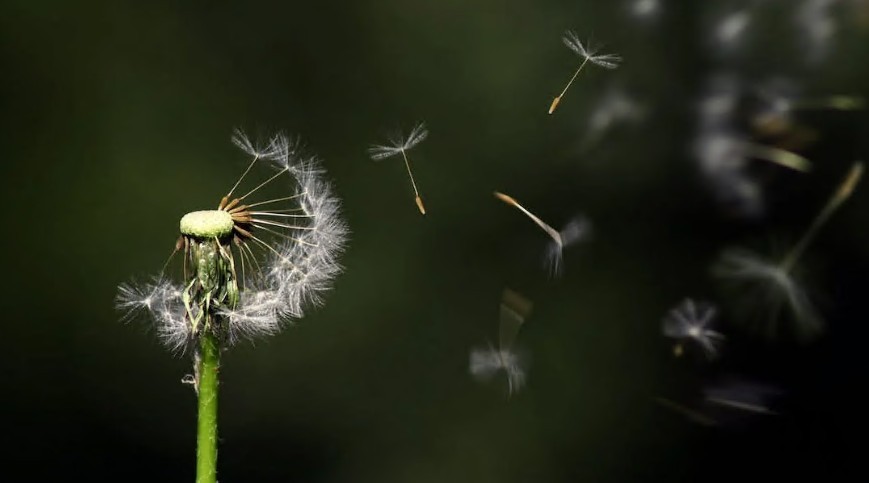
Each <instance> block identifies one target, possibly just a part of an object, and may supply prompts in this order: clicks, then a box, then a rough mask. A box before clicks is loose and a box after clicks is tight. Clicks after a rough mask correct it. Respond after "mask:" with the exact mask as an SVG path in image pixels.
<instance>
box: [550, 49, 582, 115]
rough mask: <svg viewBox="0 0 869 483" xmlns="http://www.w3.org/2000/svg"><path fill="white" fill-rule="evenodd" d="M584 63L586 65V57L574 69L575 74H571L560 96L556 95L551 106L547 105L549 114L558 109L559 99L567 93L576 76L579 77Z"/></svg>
mask: <svg viewBox="0 0 869 483" xmlns="http://www.w3.org/2000/svg"><path fill="white" fill-rule="evenodd" d="M586 63H588V57H586V58H585V60H583V61H582V63H581V64H579V68H578V69H576V72H574V73H573V77H571V78H570V80H569V81H568V82H567V85H566V86H564V90H563V91H561V94H558V96H556V97H555V99H553V100H552V104H550V105H549V114H552V113H553V112H555V108H556V107H558V103H559V102H561V98H562V97H564V94H565V93H567V89H570V85H571V84H573V81H574V80H576V76H578V75H579V72H580V71H581V70H582V68H583V67H585V64H586Z"/></svg>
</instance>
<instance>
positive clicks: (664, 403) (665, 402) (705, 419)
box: [654, 397, 718, 426]
mask: <svg viewBox="0 0 869 483" xmlns="http://www.w3.org/2000/svg"><path fill="white" fill-rule="evenodd" d="M654 401H655V403H657V404H658V405H659V406H661V407H664V408H667V409H669V410H671V411H674V412H676V413H678V414H680V415H682V416H684V417H686V418H687V419H688V420H689V421H692V422H695V423H697V424H700V425H702V426H716V425H718V421H716V420H715V419H712V418H711V417H710V416H708V415H706V414H704V413H703V412H702V411H701V410H699V409H692V408H690V407H688V406H686V405H684V404H681V403H678V402H676V401H673V400H672V399H668V398H665V397H656V398H654Z"/></svg>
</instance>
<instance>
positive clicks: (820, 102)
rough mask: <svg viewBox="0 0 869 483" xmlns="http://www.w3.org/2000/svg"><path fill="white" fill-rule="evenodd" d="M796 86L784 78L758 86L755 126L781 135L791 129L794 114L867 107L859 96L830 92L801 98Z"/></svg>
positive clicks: (753, 122) (759, 129) (772, 133)
mask: <svg viewBox="0 0 869 483" xmlns="http://www.w3.org/2000/svg"><path fill="white" fill-rule="evenodd" d="M793 91H794V88H793V87H792V86H790V85H788V84H786V83H785V82H784V81H782V80H775V81H772V82H770V83H769V85H765V86H761V87H759V88H758V89H757V98H758V101H759V106H758V109H757V110H756V112H755V113H754V115H753V116H752V125H753V127H754V128H755V129H756V130H758V131H760V132H762V133H764V134H767V135H779V134H783V133H785V132H786V131H787V130H788V129H790V128H791V127H792V125H793V123H794V119H793V118H794V116H795V115H796V114H797V113H799V112H804V111H827V110H830V111H856V110H862V109H865V106H866V102H865V100H864V99H863V98H862V97H860V96H851V95H829V96H817V97H798V96H797V95H796V94H795V93H794V92H793Z"/></svg>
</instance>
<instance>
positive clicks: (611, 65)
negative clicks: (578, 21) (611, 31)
mask: <svg viewBox="0 0 869 483" xmlns="http://www.w3.org/2000/svg"><path fill="white" fill-rule="evenodd" d="M561 41H562V42H564V45H566V46H567V48H569V49H570V50H572V51H574V52H575V53H576V54H577V55H579V56H580V57H581V58H582V63H581V64H579V68H577V69H576V72H574V73H573V77H571V78H570V80H569V81H568V82H567V85H566V86H564V89H563V90H562V91H561V94H558V96H556V97H555V99H553V100H552V104H550V105H549V114H552V113H553V112H555V108H557V107H558V104H559V103H560V102H561V98H562V97H564V94H566V93H567V89H569V88H570V85H571V84H573V81H574V80H575V79H576V77H577V76H578V75H579V72H580V71H582V68H583V67H585V64H587V63H588V62H591V63H592V64H594V65H597V66H600V67H603V68H604V69H615V68H617V67H618V66H619V64H620V63H621V61H622V58H621V56H619V55H617V54H599V53H598V48H599V47H594V46H591V45H589V46H588V47H586V46H585V45H583V44H582V42H581V41H580V40H579V37H577V35H576V33H574V32H573V31H571V30H567V31H566V32H564V36H563V37H561Z"/></svg>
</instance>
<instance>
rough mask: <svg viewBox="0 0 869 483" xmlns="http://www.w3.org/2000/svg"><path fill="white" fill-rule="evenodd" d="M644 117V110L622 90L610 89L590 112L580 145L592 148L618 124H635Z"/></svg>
mask: <svg viewBox="0 0 869 483" xmlns="http://www.w3.org/2000/svg"><path fill="white" fill-rule="evenodd" d="M643 117H645V109H643V107H642V106H640V105H638V104H637V102H636V101H634V100H633V99H631V98H630V97H629V96H628V95H627V94H626V93H625V92H624V91H623V90H622V89H618V88H614V89H610V90H609V92H607V94H606V95H604V96H603V98H602V99H601V100H600V102H599V103H598V104H597V106H596V107H595V109H594V111H592V113H591V116H589V120H588V131H587V133H586V135H585V138H584V139H583V141H582V144H583V145H585V146H592V145H594V144H595V143H597V142H598V141H599V140H600V139H601V138H602V137H603V136H604V135H606V133H607V132H608V131H609V130H610V129H612V128H613V127H614V126H615V125H617V124H619V123H629V122H630V123H637V122H639V121H641V120H642V119H643Z"/></svg>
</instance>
